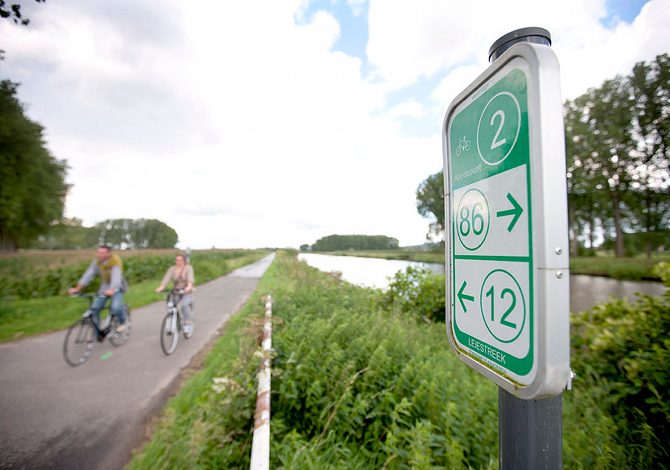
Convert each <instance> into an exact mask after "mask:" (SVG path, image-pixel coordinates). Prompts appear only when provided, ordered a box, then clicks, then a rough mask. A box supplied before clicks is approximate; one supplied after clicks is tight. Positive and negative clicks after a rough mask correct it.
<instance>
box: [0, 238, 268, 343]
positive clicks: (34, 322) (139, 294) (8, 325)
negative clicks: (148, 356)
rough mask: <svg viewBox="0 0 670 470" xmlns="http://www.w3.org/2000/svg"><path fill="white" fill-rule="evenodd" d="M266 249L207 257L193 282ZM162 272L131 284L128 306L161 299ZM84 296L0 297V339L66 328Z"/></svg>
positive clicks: (76, 315) (251, 258)
mask: <svg viewBox="0 0 670 470" xmlns="http://www.w3.org/2000/svg"><path fill="white" fill-rule="evenodd" d="M266 254H267V252H266V251H253V252H250V253H249V254H247V255H244V256H240V257H237V258H231V259H226V260H217V261H216V262H212V261H210V260H208V259H207V258H206V257H204V258H203V259H201V260H200V261H198V264H195V263H194V269H195V272H196V281H197V282H198V283H199V284H203V283H205V282H207V281H211V280H212V279H215V278H217V277H219V276H223V275H225V274H228V273H229V272H231V271H233V270H234V269H237V268H239V267H242V266H245V265H247V264H250V263H253V262H254V261H257V260H259V259H260V258H262V257H263V256H265V255H266ZM161 278H162V274H161V275H160V276H156V277H155V278H154V279H150V280H146V281H143V282H140V283H137V284H134V285H132V286H131V287H130V289H129V290H128V292H127V294H126V295H125V301H126V303H128V304H129V305H130V307H131V309H134V308H138V307H141V306H143V305H147V304H150V303H152V302H156V301H159V300H161V299H163V298H164V296H163V295H162V294H156V293H155V292H154V289H155V288H156V287H157V286H158V284H159V282H160V280H161ZM87 307H88V303H87V301H86V300H84V299H80V298H71V297H67V296H60V297H46V298H40V299H21V300H11V301H2V300H0V342H7V341H13V340H16V339H20V338H24V337H27V336H33V335H37V334H42V333H48V332H51V331H56V330H61V329H63V328H67V327H68V326H70V325H71V324H72V323H74V321H75V320H76V319H77V318H79V316H81V314H82V313H83V312H84V311H86V308H87Z"/></svg>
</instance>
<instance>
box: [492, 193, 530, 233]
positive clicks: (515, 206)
mask: <svg viewBox="0 0 670 470" xmlns="http://www.w3.org/2000/svg"><path fill="white" fill-rule="evenodd" d="M507 200H508V201H509V202H511V203H512V208H511V209H507V210H505V211H498V212H496V217H507V216H508V215H512V216H514V217H512V221H511V222H510V223H509V225H508V226H507V231H508V232H511V231H512V229H513V228H514V226H515V225H516V223H517V221H518V220H519V217H521V214H522V213H523V208H522V207H521V206H520V205H519V203H518V202H516V199H514V198H513V197H512V195H511V194H510V193H507Z"/></svg>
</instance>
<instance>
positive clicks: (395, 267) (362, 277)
mask: <svg viewBox="0 0 670 470" xmlns="http://www.w3.org/2000/svg"><path fill="white" fill-rule="evenodd" d="M298 259H299V260H303V261H305V262H306V263H307V264H309V265H310V266H313V267H315V268H317V269H319V270H321V271H324V272H333V271H337V272H340V273H342V279H344V280H345V281H347V282H350V283H352V284H355V285H359V286H363V287H375V288H378V289H386V288H387V287H388V284H389V278H391V277H393V275H395V273H397V272H398V271H404V270H405V269H406V268H407V267H408V266H413V267H419V268H425V269H429V270H430V271H432V272H434V273H439V274H444V265H442V264H437V263H418V262H415V261H403V260H386V259H377V258H362V257H357V256H333V255H322V254H316V253H300V254H299V255H298ZM638 292H639V293H643V294H649V295H659V294H662V293H663V292H665V287H664V286H663V284H661V283H659V282H645V281H642V282H638V281H619V280H616V279H610V278H606V277H597V276H586V275H582V274H573V275H571V276H570V310H572V311H573V312H578V311H581V310H587V309H590V308H592V307H593V306H595V305H597V304H599V303H603V302H607V301H608V300H609V299H610V298H616V299H622V298H628V299H629V300H633V299H634V298H635V295H636V293H638Z"/></svg>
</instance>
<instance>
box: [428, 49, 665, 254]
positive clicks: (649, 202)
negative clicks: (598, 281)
mask: <svg viewBox="0 0 670 470" xmlns="http://www.w3.org/2000/svg"><path fill="white" fill-rule="evenodd" d="M564 123H565V145H566V159H567V161H566V168H567V175H566V176H567V185H568V186H567V190H568V220H569V235H570V243H571V254H572V255H579V254H586V253H589V252H593V249H594V246H595V244H596V241H597V238H600V237H602V238H603V239H604V242H603V245H602V246H603V247H604V248H608V249H613V251H614V253H615V254H616V256H625V255H629V254H633V253H634V252H640V251H645V252H647V253H648V254H650V253H651V252H652V251H653V250H656V249H665V248H667V247H668V246H670V229H669V227H670V198H669V197H668V193H669V188H670V176H669V175H670V173H669V170H668V161H669V160H670V58H669V57H668V54H662V55H659V56H657V57H656V59H655V60H652V61H650V62H648V63H646V62H639V63H637V64H636V65H635V66H634V68H633V70H632V72H631V73H630V74H628V75H626V76H621V75H619V76H616V77H614V78H613V79H610V80H606V81H605V82H604V83H603V84H602V85H601V86H599V87H597V88H591V89H589V90H588V91H587V92H586V93H584V94H583V95H581V96H579V97H578V98H576V99H574V100H567V101H566V102H565V103H564ZM443 194H444V178H443V175H442V172H439V173H436V174H434V175H431V176H429V177H428V178H426V180H424V181H423V182H421V184H420V185H419V187H418V188H417V192H416V205H417V211H418V212H419V214H421V215H422V216H425V217H429V218H432V219H433V222H432V223H431V224H430V226H429V230H428V234H427V237H428V238H436V237H440V236H442V234H443V231H444V216H445V214H444V199H443V196H442V195H443Z"/></svg>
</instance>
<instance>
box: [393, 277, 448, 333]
mask: <svg viewBox="0 0 670 470" xmlns="http://www.w3.org/2000/svg"><path fill="white" fill-rule="evenodd" d="M445 288H446V287H445V277H444V276H443V275H436V274H432V273H431V272H430V271H428V270H425V269H418V268H413V267H411V266H410V267H408V268H407V269H406V270H405V272H398V273H396V274H395V276H394V277H393V278H392V279H391V282H390V284H389V288H388V290H387V291H386V292H385V293H384V295H383V297H382V303H383V305H385V306H386V307H387V308H396V309H398V310H399V311H401V312H404V313H410V314H412V315H415V316H416V317H417V318H419V319H425V320H430V321H438V322H444V321H445V317H444V315H445V304H446V302H445Z"/></svg>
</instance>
